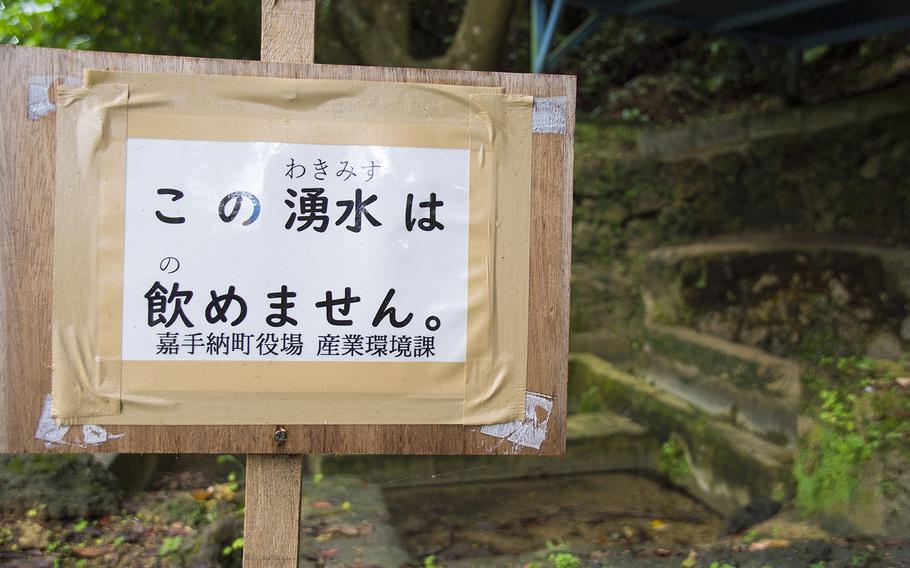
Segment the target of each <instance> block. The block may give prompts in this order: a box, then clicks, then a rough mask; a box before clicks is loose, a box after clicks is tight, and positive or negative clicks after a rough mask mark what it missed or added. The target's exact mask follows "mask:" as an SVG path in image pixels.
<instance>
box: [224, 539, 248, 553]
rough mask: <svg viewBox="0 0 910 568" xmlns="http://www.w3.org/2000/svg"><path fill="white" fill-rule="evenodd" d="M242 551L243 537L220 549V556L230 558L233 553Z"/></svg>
mask: <svg viewBox="0 0 910 568" xmlns="http://www.w3.org/2000/svg"><path fill="white" fill-rule="evenodd" d="M242 550H243V537H240V538H235V539H234V540H233V541H232V542H231V544H229V545H227V546H225V547H224V548H222V549H221V555H222V556H230V555H232V554H234V553H235V552H238V551H242Z"/></svg>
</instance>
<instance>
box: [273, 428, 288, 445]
mask: <svg viewBox="0 0 910 568" xmlns="http://www.w3.org/2000/svg"><path fill="white" fill-rule="evenodd" d="M287 441H288V431H287V430H285V429H284V428H282V427H281V426H278V427H277V428H275V443H276V444H278V445H279V446H283V445H284V443H285V442H287Z"/></svg>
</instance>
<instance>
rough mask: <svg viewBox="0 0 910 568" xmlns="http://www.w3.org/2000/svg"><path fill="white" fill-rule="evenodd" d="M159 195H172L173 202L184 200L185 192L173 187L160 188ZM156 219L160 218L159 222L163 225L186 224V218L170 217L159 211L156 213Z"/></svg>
mask: <svg viewBox="0 0 910 568" xmlns="http://www.w3.org/2000/svg"><path fill="white" fill-rule="evenodd" d="M158 195H170V196H171V201H177V200H180V199H183V192H182V191H180V190H179V189H174V188H172V187H159V188H158ZM155 217H158V220H159V221H161V222H162V223H168V224H169V225H179V224H181V223H186V217H169V216H167V215H165V214H164V213H162V212H161V211H158V210H156V211H155Z"/></svg>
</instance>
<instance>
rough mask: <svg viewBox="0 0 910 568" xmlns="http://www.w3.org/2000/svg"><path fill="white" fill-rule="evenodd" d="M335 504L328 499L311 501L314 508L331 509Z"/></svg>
mask: <svg viewBox="0 0 910 568" xmlns="http://www.w3.org/2000/svg"><path fill="white" fill-rule="evenodd" d="M334 507H335V505H332V504H331V503H329V502H328V501H316V502H315V503H313V508H314V509H333V508H334Z"/></svg>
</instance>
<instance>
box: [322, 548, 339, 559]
mask: <svg viewBox="0 0 910 568" xmlns="http://www.w3.org/2000/svg"><path fill="white" fill-rule="evenodd" d="M337 555H338V549H337V548H327V549H325V550H320V551H319V557H320V558H335V556H337Z"/></svg>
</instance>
